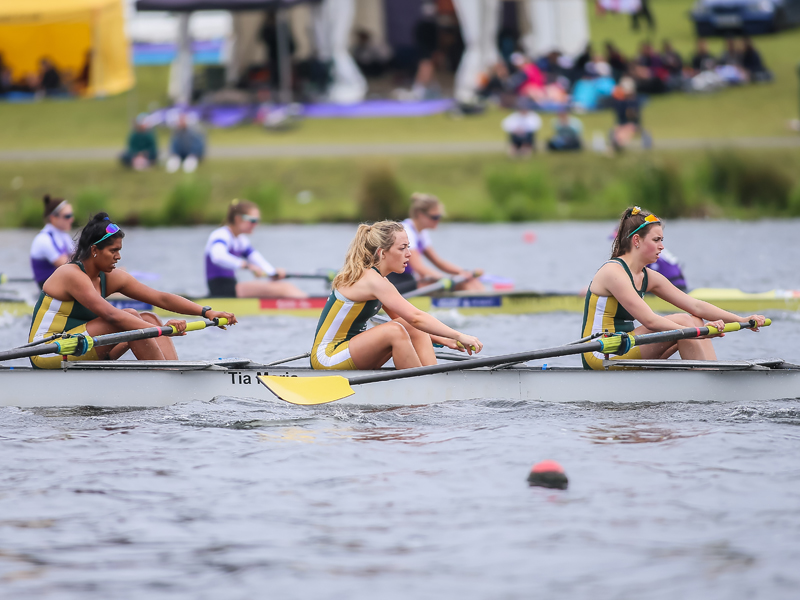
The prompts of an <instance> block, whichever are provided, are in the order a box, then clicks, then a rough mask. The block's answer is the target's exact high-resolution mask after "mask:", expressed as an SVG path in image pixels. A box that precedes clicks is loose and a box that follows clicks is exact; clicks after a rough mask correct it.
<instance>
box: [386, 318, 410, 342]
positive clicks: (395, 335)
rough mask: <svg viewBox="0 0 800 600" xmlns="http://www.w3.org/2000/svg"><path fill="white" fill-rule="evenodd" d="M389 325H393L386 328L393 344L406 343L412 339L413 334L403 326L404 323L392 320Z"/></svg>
mask: <svg viewBox="0 0 800 600" xmlns="http://www.w3.org/2000/svg"><path fill="white" fill-rule="evenodd" d="M387 325H391V327H387V328H386V330H387V331H388V332H389V339H390V340H391V342H392V345H393V346H394V345H395V344H404V343H408V342H410V341H411V336H410V335H409V334H408V331H407V330H406V328H405V327H403V325H402V323H398V322H397V321H390V322H388V323H387Z"/></svg>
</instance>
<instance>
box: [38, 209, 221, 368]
mask: <svg viewBox="0 0 800 600" xmlns="http://www.w3.org/2000/svg"><path fill="white" fill-rule="evenodd" d="M124 237H125V232H124V231H122V229H120V227H119V225H117V224H116V223H114V222H113V221H112V220H111V219H110V218H109V216H108V215H107V214H106V213H99V214H97V215H95V216H94V217H93V218H92V219H90V220H89V222H88V223H87V224H86V226H85V227H84V228H83V231H81V233H80V237H79V239H78V245H77V248H76V249H75V253H74V255H73V256H72V260H71V261H70V262H69V263H67V264H64V265H62V266H60V267H59V268H58V269H56V270H55V272H54V273H53V274H52V275H51V276H50V277H49V278H48V279H47V280H46V281H45V282H44V285H43V286H42V291H41V293H40V294H39V300H38V301H37V303H36V306H35V307H34V309H33V319H32V320H31V329H30V333H29V335H28V342H39V341H41V340H43V339H44V338H48V337H50V336H52V335H54V334H63V333H69V334H72V335H82V334H88V335H89V336H91V337H95V336H98V335H106V334H109V333H116V332H120V331H130V330H136V329H147V328H149V327H153V326H154V325H155V326H161V325H162V323H161V320H160V319H159V318H158V317H157V316H156V315H154V314H153V313H151V312H147V311H145V312H142V313H138V312H137V311H135V310H133V309H124V310H122V309H119V308H116V307H115V306H113V305H112V304H110V303H109V302H108V300H106V298H107V297H108V296H109V295H110V294H113V293H120V294H123V295H124V296H126V297H128V298H131V299H133V300H138V301H140V302H143V303H145V304H151V305H153V306H157V307H159V308H162V309H164V310H167V311H170V312H173V313H177V314H184V315H197V316H202V317H204V318H206V319H216V318H225V319H228V323H230V324H234V323H235V322H236V318H235V317H234V316H233V315H232V314H231V313H228V312H222V311H218V310H213V309H212V308H211V307H210V306H200V305H199V304H196V303H194V302H192V301H191V300H187V299H186V298H183V297H181V296H177V295H175V294H169V293H166V292H159V291H157V290H154V289H152V288H150V287H148V286H146V285H144V284H143V283H141V282H139V281H138V280H137V279H136V278H134V277H133V276H132V275H131V274H130V273H127V272H126V271H123V270H121V269H118V268H116V267H117V262H118V261H119V260H120V258H121V256H120V252H121V251H122V239H123V238H124ZM166 324H167V325H171V326H173V327H175V328H176V329H177V330H178V332H179V334H180V333H182V332H184V331H185V329H186V321H184V320H176V319H173V320H170V321H168V322H167V323H166ZM128 349H130V350H131V351H132V352H133V354H134V356H135V357H136V358H137V359H139V360H177V359H178V355H177V352H176V351H175V346H174V344H173V342H172V340H171V339H170V338H169V337H158V338H153V339H144V340H136V341H132V342H129V343H122V344H117V345H116V346H95V347H93V348H86V351H85V353H84V354H82V355H80V356H72V355H70V356H68V357H64V358H63V359H62V357H61V356H35V357H33V358H31V362H32V364H33V366H34V367H35V368H39V369H57V368H59V367H60V366H61V361H62V360H70V361H73V360H115V359H117V358H119V357H120V356H122V355H123V354H124V353H125V352H126V351H127V350H128Z"/></svg>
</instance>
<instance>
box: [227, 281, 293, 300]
mask: <svg viewBox="0 0 800 600" xmlns="http://www.w3.org/2000/svg"><path fill="white" fill-rule="evenodd" d="M236 297H237V298H308V294H306V293H305V292H304V291H303V290H301V289H300V288H298V287H297V286H296V285H294V284H291V283H289V282H288V281H264V280H263V279H256V280H253V281H242V282H241V283H237V284H236Z"/></svg>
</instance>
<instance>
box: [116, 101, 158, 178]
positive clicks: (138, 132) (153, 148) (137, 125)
mask: <svg viewBox="0 0 800 600" xmlns="http://www.w3.org/2000/svg"><path fill="white" fill-rule="evenodd" d="M146 118H147V115H145V114H141V115H139V116H138V117H136V120H135V121H134V123H133V131H131V133H130V135H128V146H127V148H125V152H123V153H122V156H120V157H119V159H120V162H122V164H123V165H125V166H126V167H128V168H132V169H134V170H135V171H143V170H145V169H147V168H149V167H151V166H153V165H154V164H155V163H156V161H157V160H158V142H157V141H156V136H155V135H154V134H153V131H152V129H150V128H149V127H148V126H147V120H146Z"/></svg>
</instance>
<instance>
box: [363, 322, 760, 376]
mask: <svg viewBox="0 0 800 600" xmlns="http://www.w3.org/2000/svg"><path fill="white" fill-rule="evenodd" d="M769 323H770V321H769V320H767V323H766V324H767V325H769ZM754 326H755V323H728V324H726V325H725V328H724V330H723V331H724V332H726V333H727V332H731V331H738V330H740V329H751V328H752V327H754ZM718 333H720V332H719V331H718V330H717V329H715V328H714V327H697V328H694V327H688V328H686V329H673V330H670V331H659V332H655V333H645V334H641V335H637V336H632V337H633V339H634V341H635V343H636V345H637V346H642V345H644V344H656V343H659V342H674V341H677V340H682V339H691V338H698V337H703V336H706V335H714V334H718ZM618 347H619V337H611V338H602V339H599V340H595V341H592V342H586V343H583V344H572V345H566V346H557V347H555V348H545V349H542V350H531V351H528V352H518V353H516V354H506V355H504V356H492V357H486V358H474V359H471V360H465V361H462V362H458V363H452V364H447V365H430V366H427V367H414V368H412V369H403V370H399V371H389V372H387V373H376V374H374V375H361V376H359V377H351V378H349V379H348V381H349V382H350V385H359V384H362V383H374V382H376V381H388V380H390V379H405V378H408V377H417V376H420V375H434V374H436V373H447V372H450V371H462V370H464V369H477V368H480V367H494V366H497V365H504V364H509V363H521V362H527V361H529V360H541V359H544V358H555V357H558V356H569V355H573V354H583V353H584V352H604V353H605V352H609V353H613V351H614V350H616V349H617V348H618Z"/></svg>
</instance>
